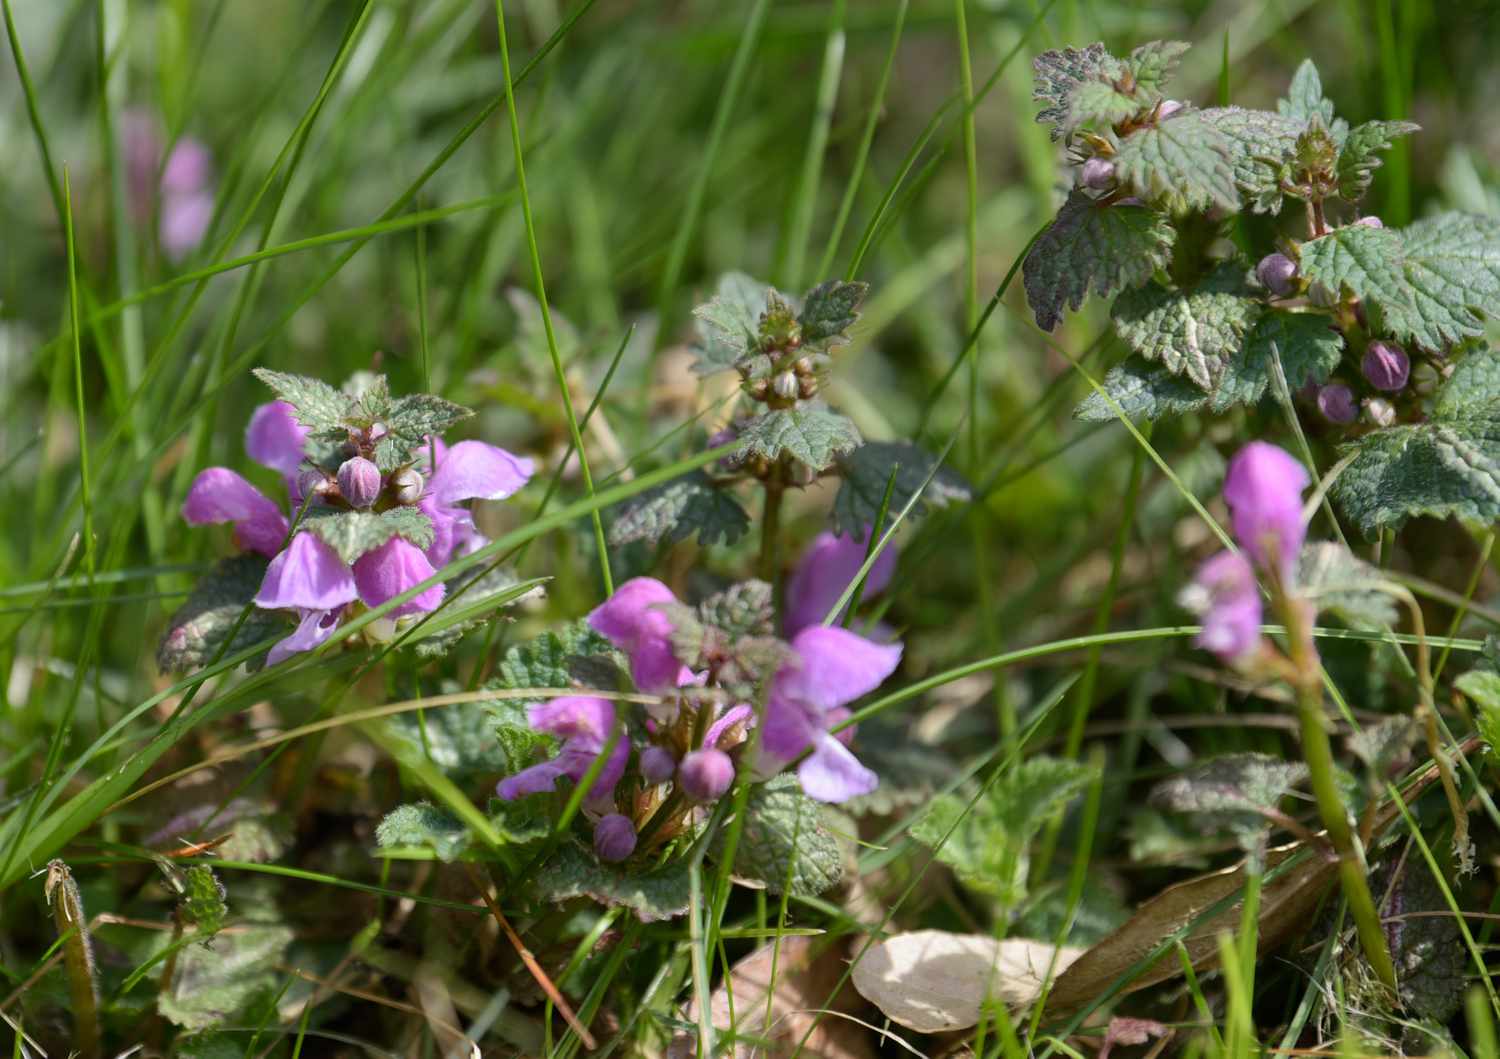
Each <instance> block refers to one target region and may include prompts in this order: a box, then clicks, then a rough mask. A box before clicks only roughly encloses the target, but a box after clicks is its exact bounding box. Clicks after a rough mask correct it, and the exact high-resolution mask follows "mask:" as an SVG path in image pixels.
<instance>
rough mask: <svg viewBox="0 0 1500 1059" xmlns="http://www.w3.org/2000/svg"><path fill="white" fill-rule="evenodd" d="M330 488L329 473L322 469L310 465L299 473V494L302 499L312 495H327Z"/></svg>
mask: <svg viewBox="0 0 1500 1059" xmlns="http://www.w3.org/2000/svg"><path fill="white" fill-rule="evenodd" d="M329 488H330V486H329V484H328V475H326V474H324V473H323V472H322V471H319V470H316V469H314V468H311V467H309V468H308V469H307V470H305V471H303V472H302V473H301V474H299V475H297V495H298V497H301V498H302V499H306V498H307V497H310V496H325V495H327V493H328V490H329Z"/></svg>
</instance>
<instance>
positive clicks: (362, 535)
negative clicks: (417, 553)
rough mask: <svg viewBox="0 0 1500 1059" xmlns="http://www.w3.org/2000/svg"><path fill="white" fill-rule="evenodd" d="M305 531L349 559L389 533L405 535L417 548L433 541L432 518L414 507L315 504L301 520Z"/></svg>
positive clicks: (389, 534) (391, 535)
mask: <svg viewBox="0 0 1500 1059" xmlns="http://www.w3.org/2000/svg"><path fill="white" fill-rule="evenodd" d="M302 528H303V530H305V531H306V532H309V533H313V534H315V535H317V536H318V537H319V538H320V539H321V540H322V541H323V543H324V544H327V545H328V546H329V547H330V548H332V549H333V550H334V551H335V552H337V553H338V557H339V558H340V559H341V560H343V561H344V562H346V563H352V562H354V560H356V559H358V558H359V557H360V556H361V555H364V554H365V553H366V552H372V551H374V550H375V549H376V548H379V547H380V546H381V545H382V544H384V543H385V542H386V541H388V540H390V539H391V538H392V537H404V538H405V539H406V540H408V541H410V542H411V543H412V544H415V545H416V546H417V547H418V548H427V547H430V546H431V544H432V536H433V534H432V520H431V519H429V518H428V517H427V516H426V515H424V514H423V513H422V512H421V511H418V510H417V509H416V508H415V507H410V506H407V505H402V506H400V507H393V508H391V509H389V510H387V511H382V512H379V513H378V514H377V513H376V512H374V511H334V510H331V509H323V508H315V509H313V510H312V511H309V512H308V513H307V515H306V516H305V517H304V518H303V520H302Z"/></svg>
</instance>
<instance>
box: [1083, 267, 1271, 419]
mask: <svg viewBox="0 0 1500 1059" xmlns="http://www.w3.org/2000/svg"><path fill="white" fill-rule="evenodd" d="M1262 308H1263V306H1262V303H1261V302H1260V301H1259V300H1258V299H1256V298H1255V297H1253V296H1252V294H1251V291H1250V289H1249V287H1248V286H1247V285H1246V283H1245V280H1244V269H1243V267H1242V266H1240V265H1236V264H1234V263H1229V264H1225V265H1221V266H1219V268H1218V269H1216V270H1215V271H1214V272H1213V273H1211V274H1210V275H1209V276H1208V277H1207V278H1206V279H1205V280H1204V281H1203V282H1202V283H1200V284H1199V285H1198V286H1197V287H1195V288H1193V289H1191V290H1185V291H1181V290H1168V289H1167V288H1165V287H1162V286H1160V285H1158V284H1156V283H1150V284H1147V285H1146V286H1144V287H1141V288H1139V289H1137V290H1131V291H1126V292H1125V293H1124V294H1122V295H1120V297H1119V298H1117V299H1115V306H1114V311H1113V316H1114V323H1115V331H1116V332H1117V333H1118V334H1119V336H1120V337H1121V338H1122V339H1123V340H1124V341H1125V344H1126V345H1127V346H1129V347H1130V348H1131V349H1132V350H1134V351H1135V352H1136V353H1139V354H1140V355H1141V356H1143V357H1145V358H1146V359H1147V360H1155V361H1160V362H1161V364H1162V365H1163V366H1164V367H1165V368H1166V369H1167V370H1168V371H1171V372H1173V373H1175V374H1179V375H1186V376H1187V377H1188V378H1189V379H1191V380H1193V382H1195V383H1197V384H1198V385H1199V386H1201V387H1202V388H1203V389H1205V390H1207V389H1211V388H1212V387H1213V386H1214V384H1215V383H1216V382H1217V381H1218V378H1219V375H1220V374H1221V373H1222V372H1223V370H1224V365H1225V363H1226V362H1227V361H1228V360H1229V358H1230V357H1231V356H1232V355H1233V354H1234V353H1235V351H1236V350H1238V349H1239V348H1240V343H1241V341H1242V340H1243V339H1244V337H1245V334H1246V333H1247V332H1248V331H1249V330H1250V327H1251V325H1252V324H1254V323H1255V321H1256V320H1257V319H1258V318H1259V316H1260V313H1261V310H1262Z"/></svg>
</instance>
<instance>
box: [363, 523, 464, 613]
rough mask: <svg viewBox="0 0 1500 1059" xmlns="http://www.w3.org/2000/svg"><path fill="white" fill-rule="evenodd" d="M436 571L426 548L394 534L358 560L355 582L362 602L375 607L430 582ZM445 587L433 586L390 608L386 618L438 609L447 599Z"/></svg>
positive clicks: (372, 607)
mask: <svg viewBox="0 0 1500 1059" xmlns="http://www.w3.org/2000/svg"><path fill="white" fill-rule="evenodd" d="M434 573H436V571H435V570H434V569H433V566H432V564H431V563H430V562H428V561H427V556H426V555H424V554H423V552H422V549H421V548H418V547H417V546H416V545H415V544H413V543H411V542H410V541H408V540H406V539H405V538H403V537H392V538H391V539H390V540H388V541H386V542H385V543H384V544H382V545H381V546H380V547H378V548H376V549H375V550H374V551H369V552H365V554H363V555H361V556H360V557H359V558H358V559H356V560H354V583H355V585H356V586H358V588H359V598H360V602H362V603H364V605H365V606H367V607H369V608H371V609H372V610H373V609H374V608H375V607H378V606H380V605H381V604H383V603H385V602H386V601H387V600H392V599H395V598H396V597H397V596H399V595H400V594H401V593H403V592H405V591H406V590H407V589H409V588H414V587H416V586H417V585H419V584H421V583H422V582H423V581H426V580H427V579H428V578H429V577H431V576H432V575H433V574H434ZM443 591H444V589H443V586H442V585H441V584H436V585H433V586H432V587H430V588H427V589H424V590H423V591H421V592H420V593H418V594H417V595H416V596H414V597H412V598H411V599H409V600H407V601H406V602H405V603H403V604H401V605H400V606H399V607H397V608H396V609H395V610H392V611H390V612H389V613H388V614H387V615H386V617H389V618H399V617H401V616H402V615H403V614H416V613H417V612H419V611H425V610H435V609H436V608H437V605H438V604H439V603H441V602H442V601H443Z"/></svg>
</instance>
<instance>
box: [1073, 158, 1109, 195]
mask: <svg viewBox="0 0 1500 1059" xmlns="http://www.w3.org/2000/svg"><path fill="white" fill-rule="evenodd" d="M1078 182H1079V183H1080V184H1082V185H1083V186H1084V187H1086V188H1088V189H1089V190H1090V191H1108V190H1109V189H1110V188H1112V187H1114V185H1115V164H1114V163H1113V162H1106V161H1105V160H1104V159H1103V158H1090V159H1089V160H1088V161H1087V162H1084V163H1083V168H1082V169H1081V170H1079V173H1078Z"/></svg>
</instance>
